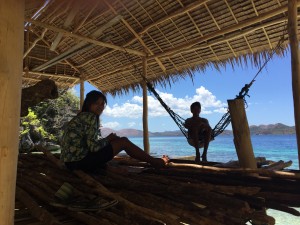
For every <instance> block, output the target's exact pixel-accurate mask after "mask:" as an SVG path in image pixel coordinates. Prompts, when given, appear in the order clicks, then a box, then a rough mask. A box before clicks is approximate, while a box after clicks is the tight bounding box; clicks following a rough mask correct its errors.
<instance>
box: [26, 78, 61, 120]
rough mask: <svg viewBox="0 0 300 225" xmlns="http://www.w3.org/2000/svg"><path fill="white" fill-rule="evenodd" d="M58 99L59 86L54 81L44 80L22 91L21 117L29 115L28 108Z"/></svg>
mask: <svg viewBox="0 0 300 225" xmlns="http://www.w3.org/2000/svg"><path fill="white" fill-rule="evenodd" d="M57 97H58V91H57V86H56V84H55V82H54V81H53V80H48V79H47V80H42V81H40V82H38V83H37V84H35V85H34V86H31V87H28V88H23V89H22V100H21V116H26V115H27V114H28V108H29V107H32V106H35V105H36V104H38V103H40V102H42V101H44V100H45V99H55V98H57Z"/></svg>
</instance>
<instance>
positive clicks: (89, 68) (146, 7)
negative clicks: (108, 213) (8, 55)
mask: <svg viewBox="0 0 300 225" xmlns="http://www.w3.org/2000/svg"><path fill="white" fill-rule="evenodd" d="M287 3H288V1H286V0H247V1H242V0H222V1H219V0H196V1H195V0H177V1H173V0H133V1H132V0H113V1H108V0H103V1H96V0H85V1H83V0H76V1H75V0H73V1H72V0H61V1H58V0H48V1H43V0H26V12H25V17H26V18H25V21H26V22H25V23H24V25H25V29H24V30H25V31H24V32H25V39H24V43H25V50H24V73H23V78H24V79H23V85H24V86H28V85H33V84H34V83H36V82H37V81H39V80H42V79H45V78H50V79H53V80H54V81H55V82H56V83H57V84H58V85H59V86H60V87H62V88H69V87H72V86H74V85H76V84H77V83H79V82H80V78H81V79H84V80H87V81H89V82H90V83H91V84H92V85H94V86H96V87H97V88H99V89H100V90H102V91H103V92H108V93H111V94H113V95H114V94H122V93H124V92H127V91H129V90H136V89H138V88H140V85H141V83H142V82H143V79H142V76H141V73H142V71H143V70H142V60H143V58H144V57H146V58H147V79H148V80H150V81H152V82H154V84H161V85H166V84H168V83H169V84H171V83H173V82H176V81H177V80H179V79H181V78H184V77H186V76H188V77H192V78H193V76H194V75H193V74H194V72H196V71H199V72H201V73H204V72H205V69H206V68H207V67H210V66H212V67H215V68H217V69H219V68H221V67H224V66H226V65H228V64H229V65H232V66H235V65H240V64H244V63H247V62H249V61H250V62H251V64H252V65H254V66H255V65H259V64H260V63H261V62H262V61H263V60H264V59H265V58H266V57H267V56H268V54H271V52H272V51H273V49H274V48H275V46H276V45H277V43H278V42H279V40H283V42H282V46H281V47H282V48H280V49H279V50H278V49H277V52H276V53H277V54H278V55H282V54H284V51H285V49H286V48H287V44H288V36H287V27H286V25H287ZM298 5H299V6H300V1H299V3H298Z"/></svg>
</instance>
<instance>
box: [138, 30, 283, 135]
mask: <svg viewBox="0 0 300 225" xmlns="http://www.w3.org/2000/svg"><path fill="white" fill-rule="evenodd" d="M283 41H284V35H283V36H282V38H281V39H280V40H279V41H278V43H277V45H276V47H275V48H274V49H273V51H272V52H271V54H270V55H269V56H268V58H267V59H266V60H265V62H264V63H263V64H262V65H260V67H259V70H258V71H257V73H256V74H255V76H254V78H253V79H252V80H251V82H250V83H249V84H245V86H244V87H243V88H242V89H241V91H240V92H239V94H238V95H236V97H235V99H244V101H245V103H246V104H245V105H246V106H247V102H246V100H245V97H246V96H248V97H250V96H249V95H248V92H249V88H250V87H251V86H252V84H253V83H254V81H255V79H256V77H257V76H258V75H259V74H260V72H261V71H262V70H263V68H264V67H265V66H266V65H267V63H268V62H269V61H270V60H271V58H272V57H273V55H274V54H275V53H276V51H277V50H279V49H280V48H282V43H283ZM135 69H136V67H135ZM138 72H139V73H140V71H139V70H138ZM140 75H141V77H142V78H143V79H144V81H145V82H146V85H147V87H148V90H149V91H150V92H151V93H152V94H153V95H154V96H155V97H156V98H157V100H158V101H159V102H160V104H161V105H162V106H163V107H164V108H165V110H166V111H167V112H168V113H169V115H170V116H171V118H172V119H173V120H174V122H175V123H176V124H177V126H178V127H179V129H180V131H181V132H182V133H183V135H184V136H185V137H186V138H188V131H187V129H186V128H185V126H184V122H185V119H184V118H182V117H181V116H180V115H178V114H177V113H175V112H174V111H173V110H172V109H171V108H170V107H169V106H168V105H167V104H166V103H165V102H164V101H163V100H162V98H161V97H160V96H159V94H158V93H157V92H156V90H155V89H154V87H153V86H152V85H151V83H150V82H149V81H148V80H147V79H146V78H145V77H144V76H143V75H142V74H141V73H140ZM230 122H231V117H230V113H229V111H228V110H227V112H226V113H225V114H224V115H223V116H222V118H221V119H220V121H219V122H218V123H217V124H216V126H215V127H214V128H213V129H212V134H211V140H214V139H215V137H217V136H218V135H219V134H221V133H222V132H223V131H224V130H225V129H226V127H227V126H228V125H229V124H230Z"/></svg>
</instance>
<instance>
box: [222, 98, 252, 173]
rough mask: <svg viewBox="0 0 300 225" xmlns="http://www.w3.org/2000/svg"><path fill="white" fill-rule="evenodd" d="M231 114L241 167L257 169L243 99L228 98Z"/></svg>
mask: <svg viewBox="0 0 300 225" xmlns="http://www.w3.org/2000/svg"><path fill="white" fill-rule="evenodd" d="M227 102H228V107H229V112H230V116H231V124H232V131H233V135H234V145H235V149H236V152H237V156H238V159H239V164H240V167H243V168H251V169H256V168H257V165H256V161H255V157H254V153H253V148H252V143H251V137H250V130H249V125H248V120H247V115H246V110H245V104H244V100H243V99H234V100H228V101H227Z"/></svg>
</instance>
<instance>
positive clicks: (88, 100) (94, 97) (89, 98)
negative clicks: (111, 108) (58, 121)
mask: <svg viewBox="0 0 300 225" xmlns="http://www.w3.org/2000/svg"><path fill="white" fill-rule="evenodd" d="M99 98H102V99H103V101H104V102H105V104H107V99H106V96H105V95H104V94H103V93H102V92H100V91H95V90H94V91H90V92H89V93H87V94H86V96H85V99H84V102H83V105H82V108H81V112H89V110H90V106H91V104H93V103H95V102H96V101H98V99H99Z"/></svg>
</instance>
